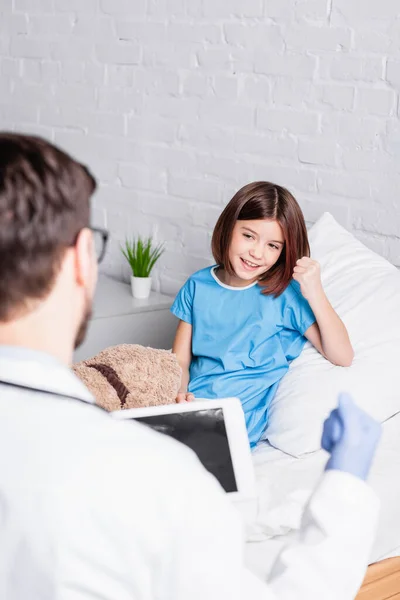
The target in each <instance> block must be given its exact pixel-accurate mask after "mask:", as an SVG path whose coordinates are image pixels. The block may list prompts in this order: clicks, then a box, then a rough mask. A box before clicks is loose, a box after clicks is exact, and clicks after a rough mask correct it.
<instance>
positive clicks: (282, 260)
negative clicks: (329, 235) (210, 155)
mask: <svg viewBox="0 0 400 600" xmlns="http://www.w3.org/2000/svg"><path fill="white" fill-rule="evenodd" d="M255 219H273V220H275V221H277V222H278V223H279V225H280V226H281V228H282V232H283V237H284V245H283V248H282V252H281V254H280V256H279V259H278V261H277V262H276V264H275V265H273V267H271V269H269V270H268V271H267V272H266V273H265V274H264V275H263V276H262V277H261V279H260V280H259V284H260V285H261V286H262V287H263V288H264V289H263V293H264V294H269V295H274V296H279V295H280V294H282V292H283V291H284V290H285V289H286V288H287V286H288V285H289V283H290V281H291V279H292V275H293V269H294V267H295V265H296V261H297V260H298V259H299V258H302V257H303V256H310V246H309V243H308V236H307V229H306V224H305V222H304V216H303V213H302V211H301V208H300V206H299V205H298V203H297V201H296V200H295V198H294V197H293V196H292V194H291V193H290V192H289V191H288V190H287V189H286V188H284V187H281V186H280V185H275V184H274V183H270V182H268V181H256V182H254V183H249V184H247V185H245V186H244V187H242V188H241V189H240V190H239V191H238V192H236V194H235V195H234V196H233V198H232V200H231V201H230V202H229V204H228V205H227V206H226V207H225V209H224V210H223V211H222V213H221V215H220V217H219V219H218V221H217V224H216V225H215V228H214V232H213V236H212V241H211V249H212V253H213V256H214V259H215V262H216V263H217V264H218V265H220V266H221V267H223V268H224V269H225V270H226V271H227V273H229V274H230V275H234V271H233V268H232V265H231V263H230V260H229V247H230V244H231V240H232V232H233V228H234V226H235V223H236V221H249V220H255Z"/></svg>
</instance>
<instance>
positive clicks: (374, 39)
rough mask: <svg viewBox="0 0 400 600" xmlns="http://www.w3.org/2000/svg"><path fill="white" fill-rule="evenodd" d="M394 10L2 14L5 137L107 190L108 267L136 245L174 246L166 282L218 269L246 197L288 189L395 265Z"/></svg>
mask: <svg viewBox="0 0 400 600" xmlns="http://www.w3.org/2000/svg"><path fill="white" fill-rule="evenodd" d="M399 13H400V7H399V2H398V0H379V2H377V1H376V0H229V1H228V0H84V1H82V0H13V1H12V0H0V89H1V95H0V126H1V127H2V128H7V129H14V130H18V131H27V132H37V133H39V134H41V135H44V136H46V137H48V138H50V139H52V140H53V141H55V142H56V143H58V144H60V145H61V146H63V147H64V148H66V149H67V150H69V151H71V152H72V153H73V154H75V155H76V156H77V157H78V158H80V159H81V160H83V161H85V162H86V163H88V164H89V165H90V166H91V168H92V170H93V171H94V173H95V174H96V176H97V177H98V179H99V181H100V189H99V191H98V193H97V195H96V198H95V207H94V210H93V217H94V219H95V220H96V221H97V222H98V223H101V224H104V225H106V226H107V227H108V228H109V229H110V230H111V234H112V242H111V245H110V251H109V253H108V256H107V259H106V261H105V265H104V269H105V270H106V271H108V272H113V273H116V274H118V275H123V276H126V275H127V274H128V271H127V267H126V265H125V263H124V259H123V257H122V255H121V253H120V250H119V245H120V243H121V242H122V241H123V239H124V237H125V236H126V235H132V234H134V233H137V232H139V233H142V234H153V235H154V236H155V237H156V238H157V239H158V240H159V241H162V240H165V241H166V243H167V253H166V254H165V255H164V257H163V258H162V260H161V261H160V264H159V267H158V269H157V273H156V286H157V287H158V288H159V289H161V290H163V291H165V292H167V293H174V292H175V291H176V290H177V288H178V286H179V285H181V284H182V283H183V281H184V279H185V277H186V276H187V275H189V274H190V273H191V272H193V271H194V270H195V269H198V268H201V267H202V266H204V265H205V264H207V263H208V261H209V260H210V252H209V243H210V234H211V231H212V227H213V225H214V223H215V221H216V219H217V217H218V214H219V213H220V211H221V209H222V207H223V206H224V205H225V204H226V203H227V202H228V200H229V199H230V198H231V196H232V194H233V193H234V192H235V191H236V190H237V189H238V187H240V186H242V185H243V184H245V183H247V182H250V181H252V180H255V179H270V180H272V181H276V182H277V183H280V184H282V185H285V186H287V187H289V188H290V189H291V190H292V191H293V192H294V194H295V195H296V197H297V198H298V200H299V202H300V204H301V206H302V208H303V210H304V213H305V217H306V220H307V221H308V222H309V223H312V222H314V221H315V220H316V219H317V218H318V217H319V216H320V215H321V214H322V212H324V211H326V210H329V211H331V212H332V213H333V214H334V215H335V217H336V218H337V219H338V220H339V221H340V222H341V223H342V224H344V225H345V226H346V227H348V228H353V230H354V232H355V234H356V235H357V236H358V237H359V238H360V239H361V240H362V241H363V242H364V243H366V244H367V245H368V246H370V247H371V248H373V249H374V250H376V251H377V252H379V253H381V254H383V255H385V256H386V257H387V258H388V259H389V260H391V261H393V262H394V263H395V264H396V265H399V266H400V216H399V195H400V192H399V190H400V121H399V91H400V20H399V18H398V17H399Z"/></svg>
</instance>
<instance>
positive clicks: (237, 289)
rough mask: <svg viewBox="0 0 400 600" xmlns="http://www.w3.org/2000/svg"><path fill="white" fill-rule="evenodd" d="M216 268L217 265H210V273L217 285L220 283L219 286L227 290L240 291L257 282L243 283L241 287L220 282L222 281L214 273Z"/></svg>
mask: <svg viewBox="0 0 400 600" xmlns="http://www.w3.org/2000/svg"><path fill="white" fill-rule="evenodd" d="M217 269H218V265H215V266H214V267H211V275H212V277H213V278H214V279H215V281H216V282H217V283H218V285H220V286H221V287H223V288H225V289H227V290H233V291H234V292H241V291H242V290H248V289H250V288H252V287H254V286H255V285H257V283H258V282H257V281H253V283H250V285H245V286H243V287H239V286H234V285H227V284H226V283H222V281H220V280H219V279H218V277H217V274H216V270H217Z"/></svg>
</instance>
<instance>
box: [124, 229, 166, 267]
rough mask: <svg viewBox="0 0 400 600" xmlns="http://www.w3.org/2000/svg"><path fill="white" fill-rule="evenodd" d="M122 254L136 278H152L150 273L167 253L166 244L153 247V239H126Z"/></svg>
mask: <svg viewBox="0 0 400 600" xmlns="http://www.w3.org/2000/svg"><path fill="white" fill-rule="evenodd" d="M121 251H122V254H123V255H124V256H125V258H126V260H127V261H128V263H129V266H130V268H131V271H132V275H134V276H135V277H150V273H151V271H152V269H153V267H154V265H155V264H156V262H157V261H158V259H159V258H160V257H161V256H162V254H163V253H164V251H165V248H164V244H158V245H155V246H153V238H151V237H148V238H142V237H140V236H137V238H132V239H128V238H126V239H125V244H124V246H121Z"/></svg>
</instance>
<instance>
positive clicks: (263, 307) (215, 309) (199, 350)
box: [171, 266, 315, 447]
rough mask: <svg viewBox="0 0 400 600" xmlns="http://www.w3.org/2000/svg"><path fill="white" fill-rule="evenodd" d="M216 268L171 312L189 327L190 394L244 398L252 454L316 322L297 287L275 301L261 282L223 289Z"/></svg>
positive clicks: (186, 289) (191, 284)
mask: <svg viewBox="0 0 400 600" xmlns="http://www.w3.org/2000/svg"><path fill="white" fill-rule="evenodd" d="M216 268H217V267H216V266H214V267H207V268H205V269H202V270H201V271H197V273H194V275H192V276H191V277H190V278H189V279H188V280H187V282H186V283H185V284H184V286H183V287H182V288H181V290H180V291H179V292H178V295H177V297H176V298H175V301H174V303H173V305H172V307H171V312H172V313H173V314H174V315H175V316H177V317H178V318H179V319H182V321H186V322H187V323H190V324H191V325H192V362H191V365H190V382H189V391H190V392H192V393H193V394H194V395H195V396H197V397H198V398H207V399H215V398H221V397H227V396H236V397H238V398H240V401H241V403H242V406H243V411H244V415H245V420H246V427H247V432H248V435H249V441H250V445H251V446H252V447H253V446H255V444H256V443H257V442H258V441H259V440H260V438H261V436H262V434H263V432H264V430H265V428H266V426H267V422H268V407H269V405H270V402H271V400H272V398H273V397H274V394H275V392H276V389H277V387H278V384H279V381H280V380H281V379H282V377H283V376H284V375H285V373H286V371H287V370H288V368H289V362H290V361H291V360H293V359H294V358H296V357H297V356H299V354H300V352H301V351H302V349H303V346H304V344H305V342H306V338H305V337H304V335H303V334H304V332H305V331H306V330H307V329H308V328H309V327H310V325H312V324H313V323H314V322H315V316H314V314H313V312H312V310H311V308H310V305H309V304H308V302H307V300H306V299H305V298H304V297H303V295H302V294H301V291H300V286H299V284H298V283H297V282H296V281H294V280H292V281H291V283H290V284H289V286H288V287H287V288H286V290H285V291H284V292H283V293H282V294H281V295H280V296H279V297H278V298H274V297H273V296H266V295H265V294H262V293H261V287H260V286H259V285H258V284H257V283H253V284H251V285H249V286H246V287H231V286H227V285H225V284H223V283H222V282H220V281H219V280H218V278H217V276H216V274H215V270H216Z"/></svg>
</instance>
